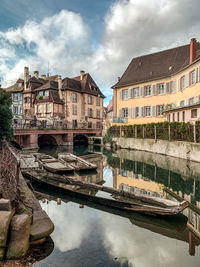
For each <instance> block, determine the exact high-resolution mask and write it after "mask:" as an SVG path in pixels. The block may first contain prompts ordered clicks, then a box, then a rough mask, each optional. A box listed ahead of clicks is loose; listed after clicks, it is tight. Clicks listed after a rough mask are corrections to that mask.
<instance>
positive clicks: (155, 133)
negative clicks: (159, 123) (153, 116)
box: [154, 125, 157, 142]
mask: <svg viewBox="0 0 200 267" xmlns="http://www.w3.org/2000/svg"><path fill="white" fill-rule="evenodd" d="M154 137H155V142H156V140H157V132H156V125H155V126H154Z"/></svg>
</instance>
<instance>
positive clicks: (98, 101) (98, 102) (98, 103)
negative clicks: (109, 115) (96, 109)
mask: <svg viewBox="0 0 200 267" xmlns="http://www.w3.org/2000/svg"><path fill="white" fill-rule="evenodd" d="M100 104H101V100H100V98H99V97H97V103H96V105H97V106H100Z"/></svg>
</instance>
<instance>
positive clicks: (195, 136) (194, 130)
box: [193, 123, 197, 143]
mask: <svg viewBox="0 0 200 267" xmlns="http://www.w3.org/2000/svg"><path fill="white" fill-rule="evenodd" d="M193 134H194V143H196V142H197V134H196V124H195V123H194V125H193Z"/></svg>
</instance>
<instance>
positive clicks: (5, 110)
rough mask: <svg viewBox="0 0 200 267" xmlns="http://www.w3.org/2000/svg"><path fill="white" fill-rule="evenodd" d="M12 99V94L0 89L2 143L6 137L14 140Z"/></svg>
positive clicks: (0, 139)
mask: <svg viewBox="0 0 200 267" xmlns="http://www.w3.org/2000/svg"><path fill="white" fill-rule="evenodd" d="M11 105H12V99H11V96H10V94H8V93H5V92H4V91H3V90H2V89H0V141H2V139H3V137H5V138H6V139H7V140H8V141H10V140H11V139H12V125H11V124H12V111H11Z"/></svg>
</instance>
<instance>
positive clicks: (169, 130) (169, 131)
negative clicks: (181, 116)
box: [168, 125, 171, 141]
mask: <svg viewBox="0 0 200 267" xmlns="http://www.w3.org/2000/svg"><path fill="white" fill-rule="evenodd" d="M168 135H169V141H170V140H171V129H170V125H169V127H168Z"/></svg>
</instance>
